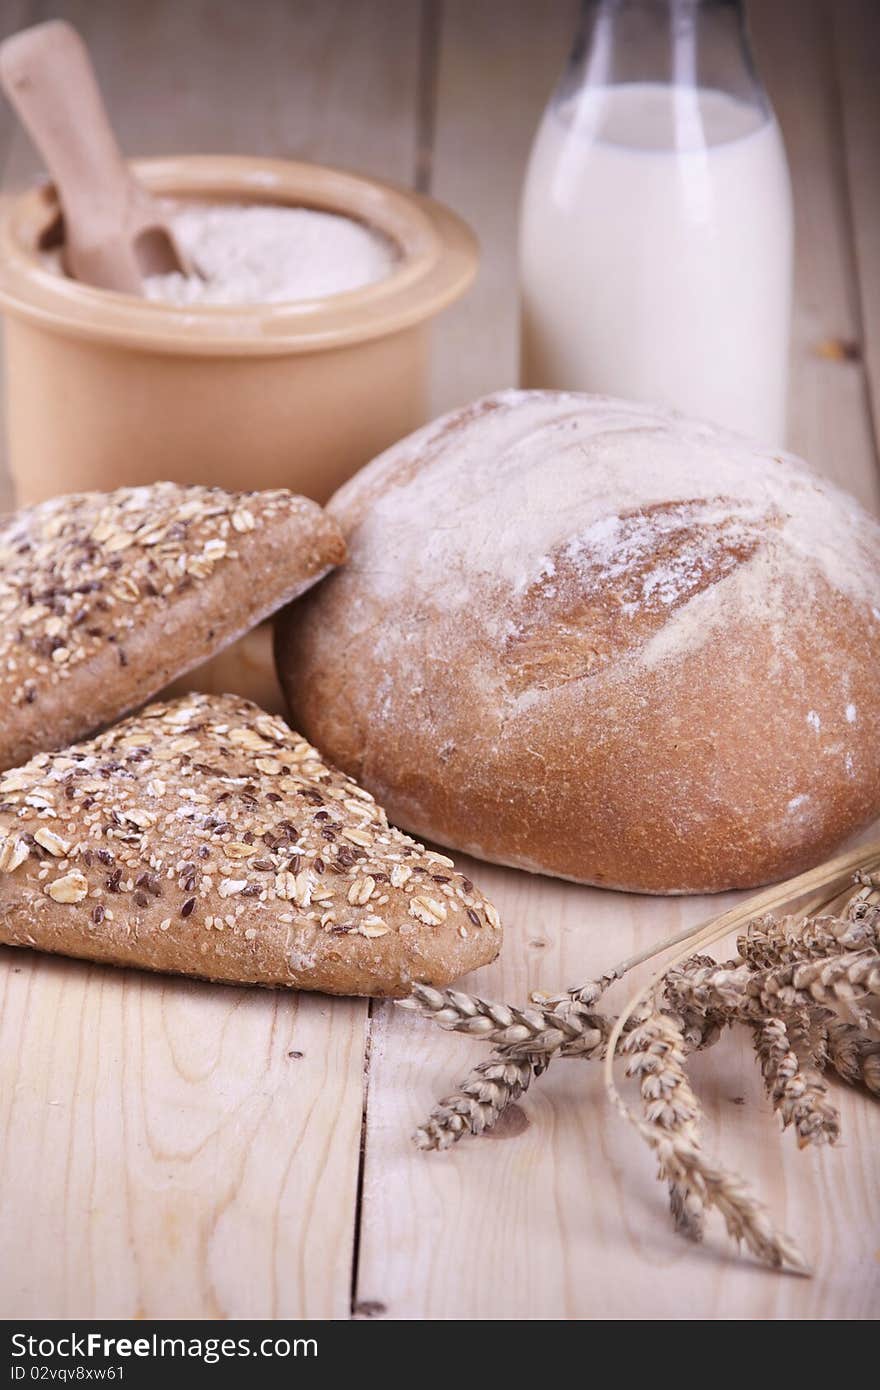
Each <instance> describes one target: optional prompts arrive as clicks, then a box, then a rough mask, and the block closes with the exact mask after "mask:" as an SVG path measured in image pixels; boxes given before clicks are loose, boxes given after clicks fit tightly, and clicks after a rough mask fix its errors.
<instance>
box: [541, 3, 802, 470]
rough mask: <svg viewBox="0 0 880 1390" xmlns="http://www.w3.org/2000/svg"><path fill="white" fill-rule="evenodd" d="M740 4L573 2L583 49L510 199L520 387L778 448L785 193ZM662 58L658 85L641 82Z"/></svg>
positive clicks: (786, 312) (784, 343)
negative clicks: (646, 405) (717, 429)
mask: <svg viewBox="0 0 880 1390" xmlns="http://www.w3.org/2000/svg"><path fill="white" fill-rule="evenodd" d="M737 9H738V7H737V6H736V5H731V4H729V3H725V2H724V0H703V3H696V0H684V3H678V0H599V3H594V4H593V5H590V6H588V7H587V19H588V21H590V24H591V28H592V35H591V37H592V42H591V43H590V44H588V45H587V46H584V44H583V43H581V45H580V50H579V51H578V49H577V48H576V53H575V60H574V73H572V70H571V69H570V70H569V73H568V74H567V76H566V78H565V79H564V80H563V83H562V86H561V89H560V91H559V92H558V93H557V94H556V96H555V97H554V99H553V100H552V101H551V103H550V106H549V108H548V110H547V112H546V113H545V116H544V119H543V121H542V124H541V126H540V129H539V131H538V134H537V137H536V139H535V143H534V146H533V149H532V154H531V159H530V162H529V168H528V173H527V176H526V182H525V187H524V192H523V200H522V216H521V229H520V277H521V306H522V316H521V322H522V346H521V362H522V382H523V384H524V385H526V386H533V387H542V386H552V387H561V388H570V389H578V390H588V391H597V392H608V393H610V394H613V395H619V396H626V397H630V398H632V399H636V400H644V401H653V402H658V403H661V404H664V405H669V406H673V407H675V408H677V409H680V410H682V411H684V412H686V413H687V414H690V415H696V416H702V417H705V418H707V419H712V420H715V421H717V422H719V423H721V424H724V425H728V426H730V427H731V428H733V429H736V430H739V431H740V432H742V433H746V434H750V435H753V436H756V437H757V438H759V439H761V440H763V441H764V442H765V443H771V444H781V443H782V442H783V440H784V434H785V396H786V386H787V370H788V345H789V324H790V315H791V273H792V209H791V195H790V187H789V179H788V169H787V164H786V159H785V150H784V147H783V144H782V139H781V136H780V134H779V129H778V126H777V124H776V121H775V119H774V116H773V113H772V110H771V109H770V107H769V104H768V102H767V100H766V97H765V96H764V94H763V91H762V89H761V88H760V87H759V85H758V84H757V79H755V78H754V75H753V74H752V72H751V69H750V67H749V66H748V55H747V51H746V50H745V48H744V47H743V43H744V40H743V35H742V30H741V29H740V28H739V24H738V23H737V25H735V26H734V25H732V24H731V19H732V18H736V19H737V20H738V19H739V18H740V17H739V16H737V14H736V11H737ZM628 11H632V12H635V11H638V15H637V16H635V18H636V19H637V21H638V22H637V23H635V22H634V23H632V24H631V25H630V26H629V28H628V27H627V19H632V18H633V15H632V14H630V15H628V14H627V12H628ZM713 11H714V12H717V14H714V15H713ZM646 15H647V16H648V21H649V22H648V23H647V25H646V22H645V17H646ZM715 19H718V20H719V26H718V27H717V32H716V28H715V27H713V23H712V22H710V21H714V20H715ZM588 27H589V26H588ZM646 35H647V36H648V37H650V38H652V40H653V46H652V45H651V44H649V43H647V42H646ZM721 38H726V40H727V43H728V44H729V45H730V48H731V52H729V53H727V55H726V57H727V61H726V63H724V62H721V63H719V62H718V61H717V57H716V61H714V62H713V63H711V64H710V63H709V62H708V60H707V59H705V58H704V54H703V51H702V50H701V45H702V46H703V49H708V50H709V54H710V55H711V53H712V52H713V49H712V43H710V39H711V40H712V41H713V42H714V44H715V50H714V51H715V53H716V55H717V48H718V45H719V42H720V39H721ZM734 39H736V44H734ZM639 41H640V42H639ZM723 53H724V49H723V47H722V54H723ZM664 66H665V67H666V69H667V71H666V79H665V80H659V79H658V77H657V76H656V75H655V76H653V77H652V76H651V75H650V74H651V73H652V71H653V72H654V73H655V74H657V73H662V72H663V71H664ZM640 69H642V70H645V71H647V73H648V76H646V77H644V78H640V77H639V75H638V74H639V71H640ZM702 69H705V70H706V77H705V81H704V80H703V79H701V71H702ZM710 73H711V74H712V75H713V76H714V79H715V83H716V84H717V85H710V84H709V75H710ZM719 78H724V79H725V81H724V85H720V83H719Z"/></svg>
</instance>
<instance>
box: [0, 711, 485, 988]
mask: <svg viewBox="0 0 880 1390" xmlns="http://www.w3.org/2000/svg"><path fill="white" fill-rule="evenodd" d="M0 944H5V945H9V946H32V947H35V948H36V949H37V950H40V951H55V952H59V953H61V954H62V955H68V956H78V957H81V958H83V959H84V960H95V961H104V962H106V963H108V964H112V965H130V966H139V967H141V968H143V969H147V970H163V971H170V972H174V973H176V974H183V975H195V976H198V977H200V978H202V979H209V980H225V981H228V982H230V983H234V984H258V985H277V986H287V987H290V988H294V989H314V990H322V991H324V992H325V993H329V994H377V995H393V994H406V993H407V992H408V990H409V987H410V985H411V984H412V982H413V981H414V980H420V981H423V982H425V983H431V984H436V985H446V984H449V983H451V981H452V980H454V979H456V978H457V976H459V975H463V974H464V973H465V972H466V971H468V970H472V969H474V968H475V967H476V966H478V965H485V964H486V963H487V962H488V961H490V960H493V959H494V957H495V956H496V955H497V953H498V948H499V946H500V944H501V924H500V921H499V917H498V914H497V912H496V911H495V909H494V907H493V906H492V904H491V903H489V902H487V900H486V899H485V898H484V897H483V896H482V894H481V893H480V891H479V889H477V888H475V887H474V884H473V883H472V882H471V881H470V879H468V878H464V877H463V876H462V875H461V874H459V873H456V871H455V868H454V865H453V863H452V860H451V859H448V858H446V857H445V856H444V855H441V854H438V853H437V852H436V851H435V850H426V849H425V848H424V847H423V846H422V845H420V844H417V843H416V842H415V841H414V840H411V839H410V838H409V837H408V836H407V835H402V834H401V833H400V831H399V830H395V829H394V828H393V827H392V826H390V825H389V824H388V821H387V819H386V817H385V814H384V812H383V811H382V809H381V807H380V806H377V805H376V803H375V801H374V800H373V798H372V797H371V796H370V795H369V794H368V793H367V792H365V791H363V790H362V789H361V788H360V787H358V786H356V785H355V784H354V783H353V782H351V781H350V780H349V779H348V778H347V777H344V776H343V775H342V773H340V772H337V771H336V770H335V769H333V768H330V767H327V765H326V764H325V763H324V762H323V761H322V759H321V757H320V755H319V754H318V753H317V751H316V750H315V749H314V748H311V747H310V746H309V744H307V743H306V741H305V739H302V738H300V736H299V734H297V733H294V731H293V730H292V729H290V728H288V727H287V725H286V724H284V722H283V721H282V720H281V719H277V718H274V717H272V716H270V715H268V714H265V713H264V712H263V711H262V710H260V709H258V708H257V706H256V705H252V704H250V702H249V701H247V700H241V699H238V698H237V697H236V696H232V695H199V694H189V695H186V696H184V697H183V698H182V699H179V700H174V701H172V702H170V703H168V704H158V703H157V704H152V705H148V706H147V708H146V709H145V710H143V711H142V712H141V713H140V714H138V715H135V716H134V717H132V718H130V719H126V720H123V722H122V723H121V724H116V725H114V727H113V728H112V729H108V730H107V731H106V732H105V733H103V734H99V735H98V737H97V738H94V739H90V740H89V741H88V742H86V743H78V744H74V745H73V747H71V748H66V749H64V751H63V752H61V753H40V754H38V755H37V756H36V757H35V758H33V759H32V760H31V761H30V762H29V763H26V764H25V765H24V766H23V767H19V768H13V769H12V770H11V771H9V772H7V773H5V774H0Z"/></svg>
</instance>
